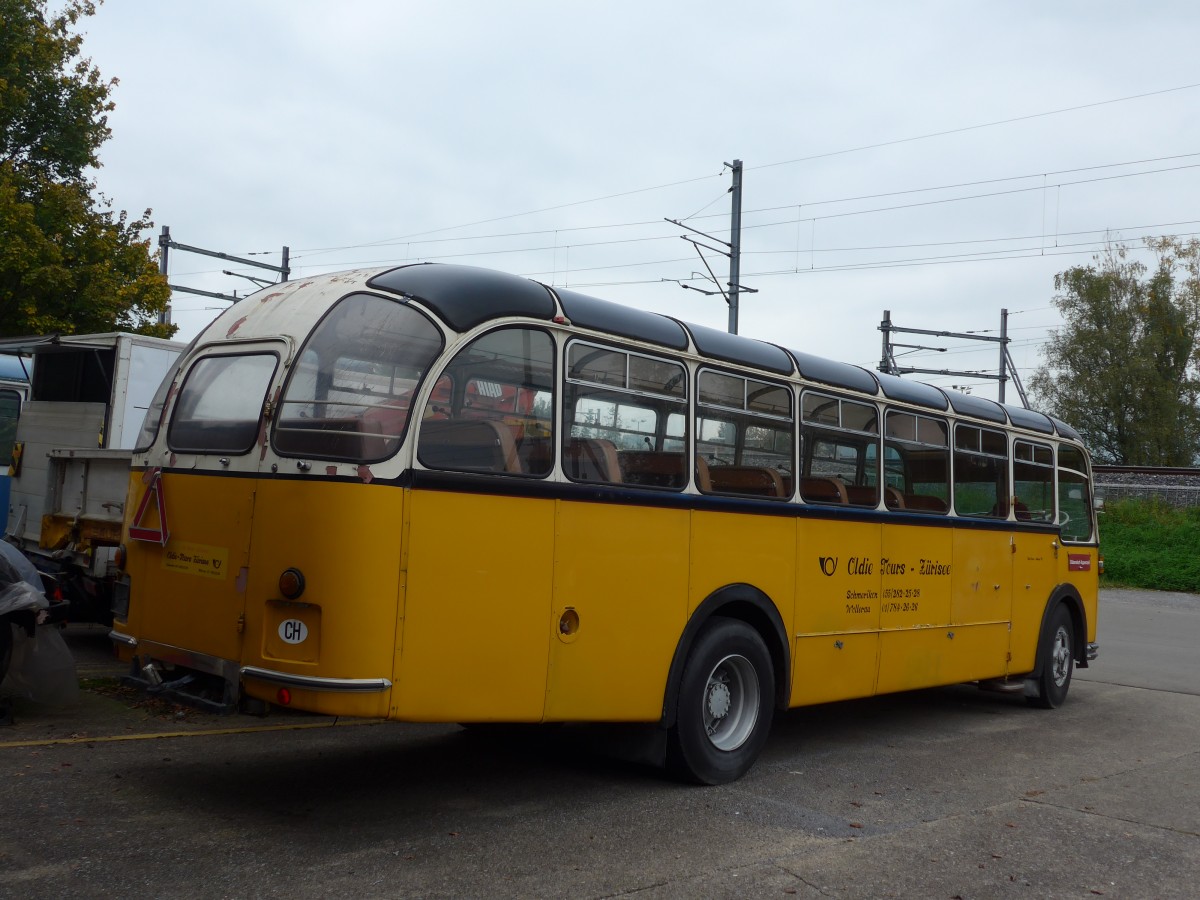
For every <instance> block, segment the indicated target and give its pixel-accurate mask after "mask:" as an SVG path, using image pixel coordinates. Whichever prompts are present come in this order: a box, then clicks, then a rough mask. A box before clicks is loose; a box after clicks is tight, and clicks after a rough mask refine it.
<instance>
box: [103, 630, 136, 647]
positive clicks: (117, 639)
mask: <svg viewBox="0 0 1200 900" xmlns="http://www.w3.org/2000/svg"><path fill="white" fill-rule="evenodd" d="M108 639H109V640H110V641H112V642H113V643H114V644H124V645H125V646H126V647H136V646H137V645H138V641H137V638H135V637H130V636H129V635H127V634H121V632H119V631H116V630H115V629H114V630H113V631H110V632H109V633H108Z"/></svg>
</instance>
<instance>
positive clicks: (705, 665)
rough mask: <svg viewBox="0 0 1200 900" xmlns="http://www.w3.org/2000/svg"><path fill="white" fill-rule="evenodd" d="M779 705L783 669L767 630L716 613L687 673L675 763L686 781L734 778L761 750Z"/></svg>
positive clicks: (672, 741)
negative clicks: (776, 667)
mask: <svg viewBox="0 0 1200 900" xmlns="http://www.w3.org/2000/svg"><path fill="white" fill-rule="evenodd" d="M774 711H775V676H774V672H773V671H772V666H771V654H770V652H769V651H768V650H767V645H766V644H765V643H764V642H763V639H762V636H761V635H760V634H759V633H758V632H757V631H755V630H754V629H753V628H751V627H750V626H749V625H747V624H746V623H745V622H742V621H740V620H739V619H728V618H725V617H722V616H714V617H713V618H712V619H711V620H710V621H709V623H708V624H707V625H705V626H704V628H703V630H701V632H700V633H699V634H698V635H697V636H696V640H695V643H694V644H693V645H692V647H691V650H690V651H689V652H688V657H687V662H686V663H685V665H684V668H683V675H682V677H681V679H680V684H679V694H678V706H677V708H676V714H675V724H674V726H673V727H672V728H671V730H670V732H669V733H668V741H667V766H668V768H669V769H670V770H671V772H672V773H673V774H674V775H676V776H677V777H679V778H682V779H683V780H686V781H692V782H696V783H698V784H726V783H727V782H730V781H735V780H736V779H738V778H740V777H741V776H742V775H744V774H745V773H746V771H747V770H748V769H749V768H750V767H751V766H752V765H753V764H754V761H755V760H756V759H757V758H758V754H759V753H760V752H761V751H762V748H763V745H764V744H765V743H766V741H767V736H768V734H769V733H770V730H771V719H772V716H773V715H774Z"/></svg>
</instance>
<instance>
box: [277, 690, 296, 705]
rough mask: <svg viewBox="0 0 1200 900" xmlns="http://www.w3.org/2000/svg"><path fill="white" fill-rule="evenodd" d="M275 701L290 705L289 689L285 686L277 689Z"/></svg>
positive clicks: (290, 694)
mask: <svg viewBox="0 0 1200 900" xmlns="http://www.w3.org/2000/svg"><path fill="white" fill-rule="evenodd" d="M275 701H276V702H277V703H278V704H279V705H280V706H289V705H291V702H292V692H291V691H289V690H288V689H287V688H280V689H279V692H278V693H276V694H275Z"/></svg>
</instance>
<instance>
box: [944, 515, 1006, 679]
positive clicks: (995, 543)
mask: <svg viewBox="0 0 1200 900" xmlns="http://www.w3.org/2000/svg"><path fill="white" fill-rule="evenodd" d="M1012 575H1013V554H1012V550H1011V537H1010V533H1009V531H1008V530H1007V529H1006V528H955V529H954V572H953V575H952V576H951V584H952V586H953V590H954V597H953V600H952V601H951V609H950V624H951V626H952V627H953V629H954V631H955V641H954V644H955V650H956V654H955V655H956V656H957V658H959V659H960V660H962V664H963V666H964V667H965V668H964V670H963V673H962V680H963V681H976V680H979V679H987V678H998V677H1002V676H1004V675H1005V674H1007V662H1008V661H1007V654H1008V633H1009V623H1010V622H1011V621H1012V594H1013V591H1012V581H1013V580H1012Z"/></svg>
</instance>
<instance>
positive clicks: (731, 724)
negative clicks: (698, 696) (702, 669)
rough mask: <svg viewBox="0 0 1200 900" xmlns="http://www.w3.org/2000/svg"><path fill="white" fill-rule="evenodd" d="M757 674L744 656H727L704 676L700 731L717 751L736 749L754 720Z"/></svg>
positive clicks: (752, 726) (748, 733)
mask: <svg viewBox="0 0 1200 900" xmlns="http://www.w3.org/2000/svg"><path fill="white" fill-rule="evenodd" d="M758 703H759V689H758V673H757V672H755V671H754V666H753V665H752V664H751V663H750V660H748V659H746V657H744V656H727V657H725V658H724V659H723V660H721V661H720V662H719V663H717V664H716V666H714V667H713V670H712V672H711V673H710V674H709V676H708V684H707V685H706V686H705V689H704V696H703V698H702V700H701V711H700V712H701V715H702V716H703V721H704V731H705V734H707V735H708V739H709V740H710V741H711V742H712V745H713V746H714V747H716V748H717V749H718V750H736V749H737V748H738V747H740V746H741V745H742V744H744V743H745V742H746V741H747V739H749V737H750V733H751V732H752V731H753V730H754V723H755V722H757V721H758Z"/></svg>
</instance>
